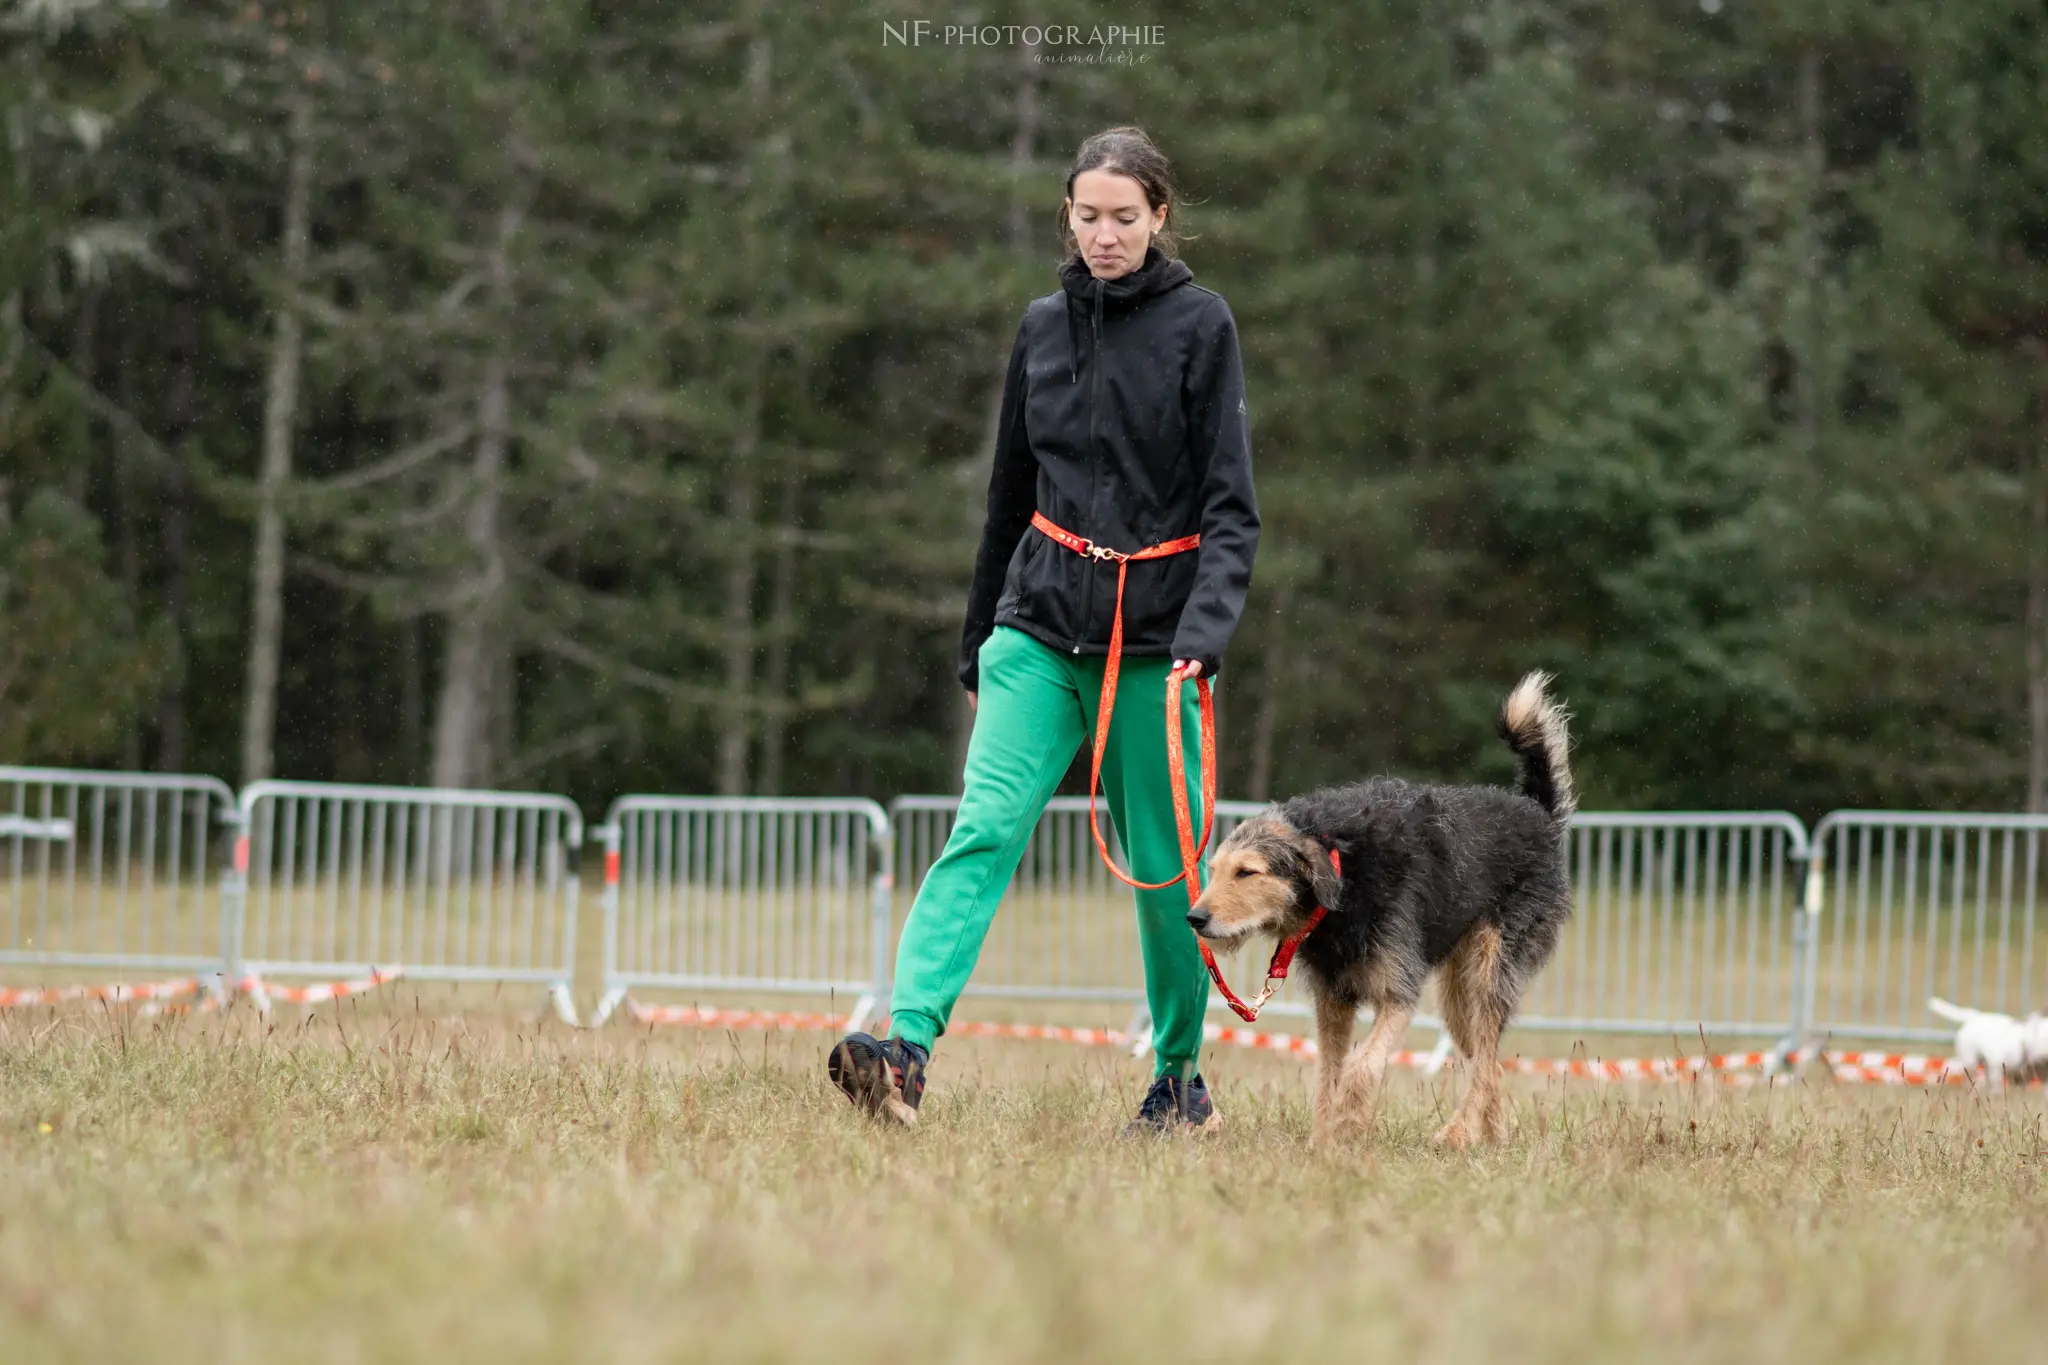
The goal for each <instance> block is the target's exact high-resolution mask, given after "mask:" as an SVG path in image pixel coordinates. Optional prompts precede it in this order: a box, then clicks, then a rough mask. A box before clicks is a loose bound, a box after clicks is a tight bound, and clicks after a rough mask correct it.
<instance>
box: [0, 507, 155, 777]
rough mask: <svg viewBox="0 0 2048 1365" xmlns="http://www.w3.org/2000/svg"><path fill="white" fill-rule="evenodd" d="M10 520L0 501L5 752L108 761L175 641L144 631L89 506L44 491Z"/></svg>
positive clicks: (35, 758) (0, 707)
mask: <svg viewBox="0 0 2048 1365" xmlns="http://www.w3.org/2000/svg"><path fill="white" fill-rule="evenodd" d="M5 517H6V508H5V507H4V505H0V753H5V754H9V755H18V756H19V757H20V758H21V759H23V760H26V761H28V762H46V763H59V764H74V765H77V764H90V763H94V762H100V763H105V762H108V761H111V760H112V759H113V758H114V757H115V756H116V755H118V754H119V752H120V741H121V736H122V735H123V734H124V733H125V732H126V731H127V728H128V727H129V726H130V725H132V724H133V723H134V720H135V716H136V714H137V712H138V711H139V710H140V709H141V706H142V702H143V699H144V698H145V697H147V696H148V695H149V694H150V692H151V690H152V689H153V688H154V687H155V686H156V685H157V683H158V682H159V681H160V680H161V677H162V675H163V672H164V669H165V667H166V666H167V664H168V663H169V660H170V652H171V650H172V648H173V647H174V644H175V642H174V641H173V640H171V639H170V638H169V637H168V636H167V635H166V634H165V633H164V631H162V630H161V629H154V630H149V631H147V632H144V633H142V634H138V633H137V629H136V623H135V621H134V620H133V618H132V617H131V616H130V615H129V612H128V606H127V603H126V602H125V601H124V600H123V597H122V593H121V586H120V584H119V583H117V582H115V581H114V580H113V579H111V578H110V577H108V575H107V573H106V569H105V565H104V561H105V555H104V552H103V551H102V549H101V546H100V537H99V527H98V525H97V524H96V523H95V522H94V521H93V519H92V517H91V515H90V514H89V513H87V512H86V510H85V509H84V508H82V507H80V506H78V504H76V503H74V502H72V501H71V500H70V499H68V498H66V497H65V496H64V495H63V494H62V493H60V492H58V491H57V490H56V489H54V488H41V489H37V490H36V491H35V492H33V493H32V494H30V495H29V497H28V499H27V501H26V502H25V503H24V505H23V506H22V509H21V515H20V516H19V517H17V518H14V519H13V521H12V524H8V522H7V521H6V520H5Z"/></svg>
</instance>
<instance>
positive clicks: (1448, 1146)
mask: <svg viewBox="0 0 2048 1365" xmlns="http://www.w3.org/2000/svg"><path fill="white" fill-rule="evenodd" d="M1477 1143H1478V1139H1477V1138H1475V1137H1474V1136H1473V1135H1472V1130H1471V1129H1470V1128H1468V1127H1466V1126H1465V1120H1464V1119H1463V1118H1462V1117H1460V1118H1455V1119H1452V1120H1451V1121H1450V1122H1449V1123H1447V1124H1445V1125H1444V1126H1443V1127H1441V1128H1439V1129H1437V1130H1436V1136H1435V1137H1433V1138H1431V1139H1430V1140H1429V1145H1430V1146H1432V1147H1434V1148H1436V1149H1437V1150H1439V1151H1444V1152H1463V1151H1469V1150H1470V1149H1471V1148H1472V1147H1474V1146H1476V1145H1477Z"/></svg>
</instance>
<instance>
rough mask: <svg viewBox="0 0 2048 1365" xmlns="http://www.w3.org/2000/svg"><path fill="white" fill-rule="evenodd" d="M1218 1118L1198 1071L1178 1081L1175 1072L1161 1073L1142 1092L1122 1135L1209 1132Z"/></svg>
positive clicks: (1215, 1124) (1214, 1126)
mask: <svg viewBox="0 0 2048 1365" xmlns="http://www.w3.org/2000/svg"><path fill="white" fill-rule="evenodd" d="M1222 1122H1223V1120H1221V1119H1219V1118H1217V1117H1216V1106H1215V1104H1214V1103H1212V1102H1211V1101H1210V1099H1209V1087H1208V1085H1207V1084H1206V1083H1205V1082H1204V1081H1203V1080H1202V1078H1201V1076H1200V1075H1199V1074H1197V1075H1196V1076H1195V1077H1194V1078H1193V1079H1191V1080H1189V1081H1188V1082H1187V1083H1186V1084H1182V1082H1181V1079H1180V1077H1178V1076H1161V1077H1159V1078H1158V1079H1157V1080H1155V1081H1153V1082H1152V1088H1151V1089H1150V1090H1147V1091H1146V1092H1145V1102H1144V1103H1143V1104H1141V1105H1139V1106H1138V1117H1136V1118H1134V1119H1132V1120H1131V1121H1130V1123H1128V1124H1126V1125H1125V1127H1124V1136H1125V1137H1143V1136H1145V1135H1147V1134H1150V1133H1171V1132H1176V1131H1184V1130H1187V1129H1194V1130H1196V1131H1198V1132H1204V1133H1209V1132H1214V1131H1215V1130H1216V1128H1217V1127H1218V1125H1220V1124H1221V1123H1222Z"/></svg>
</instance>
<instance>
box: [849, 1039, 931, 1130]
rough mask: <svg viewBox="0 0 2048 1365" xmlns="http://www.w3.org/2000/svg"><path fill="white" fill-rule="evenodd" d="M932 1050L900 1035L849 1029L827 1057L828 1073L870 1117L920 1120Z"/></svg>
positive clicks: (908, 1122) (909, 1120)
mask: <svg viewBox="0 0 2048 1365" xmlns="http://www.w3.org/2000/svg"><path fill="white" fill-rule="evenodd" d="M929 1059H930V1054H929V1053H927V1052H926V1051H925V1050H924V1049H923V1048H921V1047H919V1046H918V1045H917V1044H916V1043H912V1042H906V1041H905V1040H904V1039H901V1038H888V1039H882V1038H876V1037H874V1036H872V1035H870V1034H866V1033H849V1034H847V1035H846V1036H845V1037H844V1038H841V1039H840V1040H839V1045H838V1046H837V1047H835V1048H833V1049H832V1055H831V1056H829V1057H827V1058H826V1059H825V1074H826V1075H828V1076H830V1077H831V1078H832V1084H834V1085H836V1086H838V1087H839V1088H840V1089H841V1090H843V1091H845V1092H846V1098H848V1099H849V1100H852V1101H853V1103H854V1107H855V1108H857V1109H859V1110H861V1111H862V1112H863V1113H865V1114H867V1115H868V1116H869V1117H870V1118H881V1117H887V1118H892V1119H894V1120H896V1122H898V1123H901V1124H903V1125H905V1126H906V1127H907V1126H908V1125H910V1124H913V1123H916V1122H917V1106H918V1104H919V1102H921V1101H922V1100H923V1099H924V1066H925V1062H926V1061H927V1060H929Z"/></svg>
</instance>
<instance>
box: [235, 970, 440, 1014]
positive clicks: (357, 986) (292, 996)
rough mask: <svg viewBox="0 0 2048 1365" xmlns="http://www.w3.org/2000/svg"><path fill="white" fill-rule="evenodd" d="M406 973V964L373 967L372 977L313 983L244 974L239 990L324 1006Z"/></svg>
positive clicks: (287, 1002)
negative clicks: (278, 981) (281, 981)
mask: <svg viewBox="0 0 2048 1365" xmlns="http://www.w3.org/2000/svg"><path fill="white" fill-rule="evenodd" d="M404 975H405V968H403V967H382V968H376V967H373V968H371V970H370V974H369V975H368V976H361V977H357V978H356V979H355V980H353V981H323V982H320V983H318V984H317V985H312V986H279V985H276V984H274V983H272V982H269V981H264V980H262V979H261V978H259V977H254V976H247V977H243V978H242V980H241V982H240V983H239V985H238V989H239V990H241V991H242V992H243V994H245V995H254V994H256V993H257V992H259V991H260V992H262V993H263V994H264V995H267V996H269V997H270V998H271V999H272V1000H282V1001H284V1002H285V1003H286V1004H287V1005H324V1004H326V1003H327V1002H328V1001H330V1000H340V999H343V998H345V997H347V996H351V995H361V994H363V993H364V992H365V991H374V990H376V989H377V988H378V987H379V986H387V985H389V984H391V983H392V982H393V981H397V980H399V979H400V978H402V977H403V976H404Z"/></svg>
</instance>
